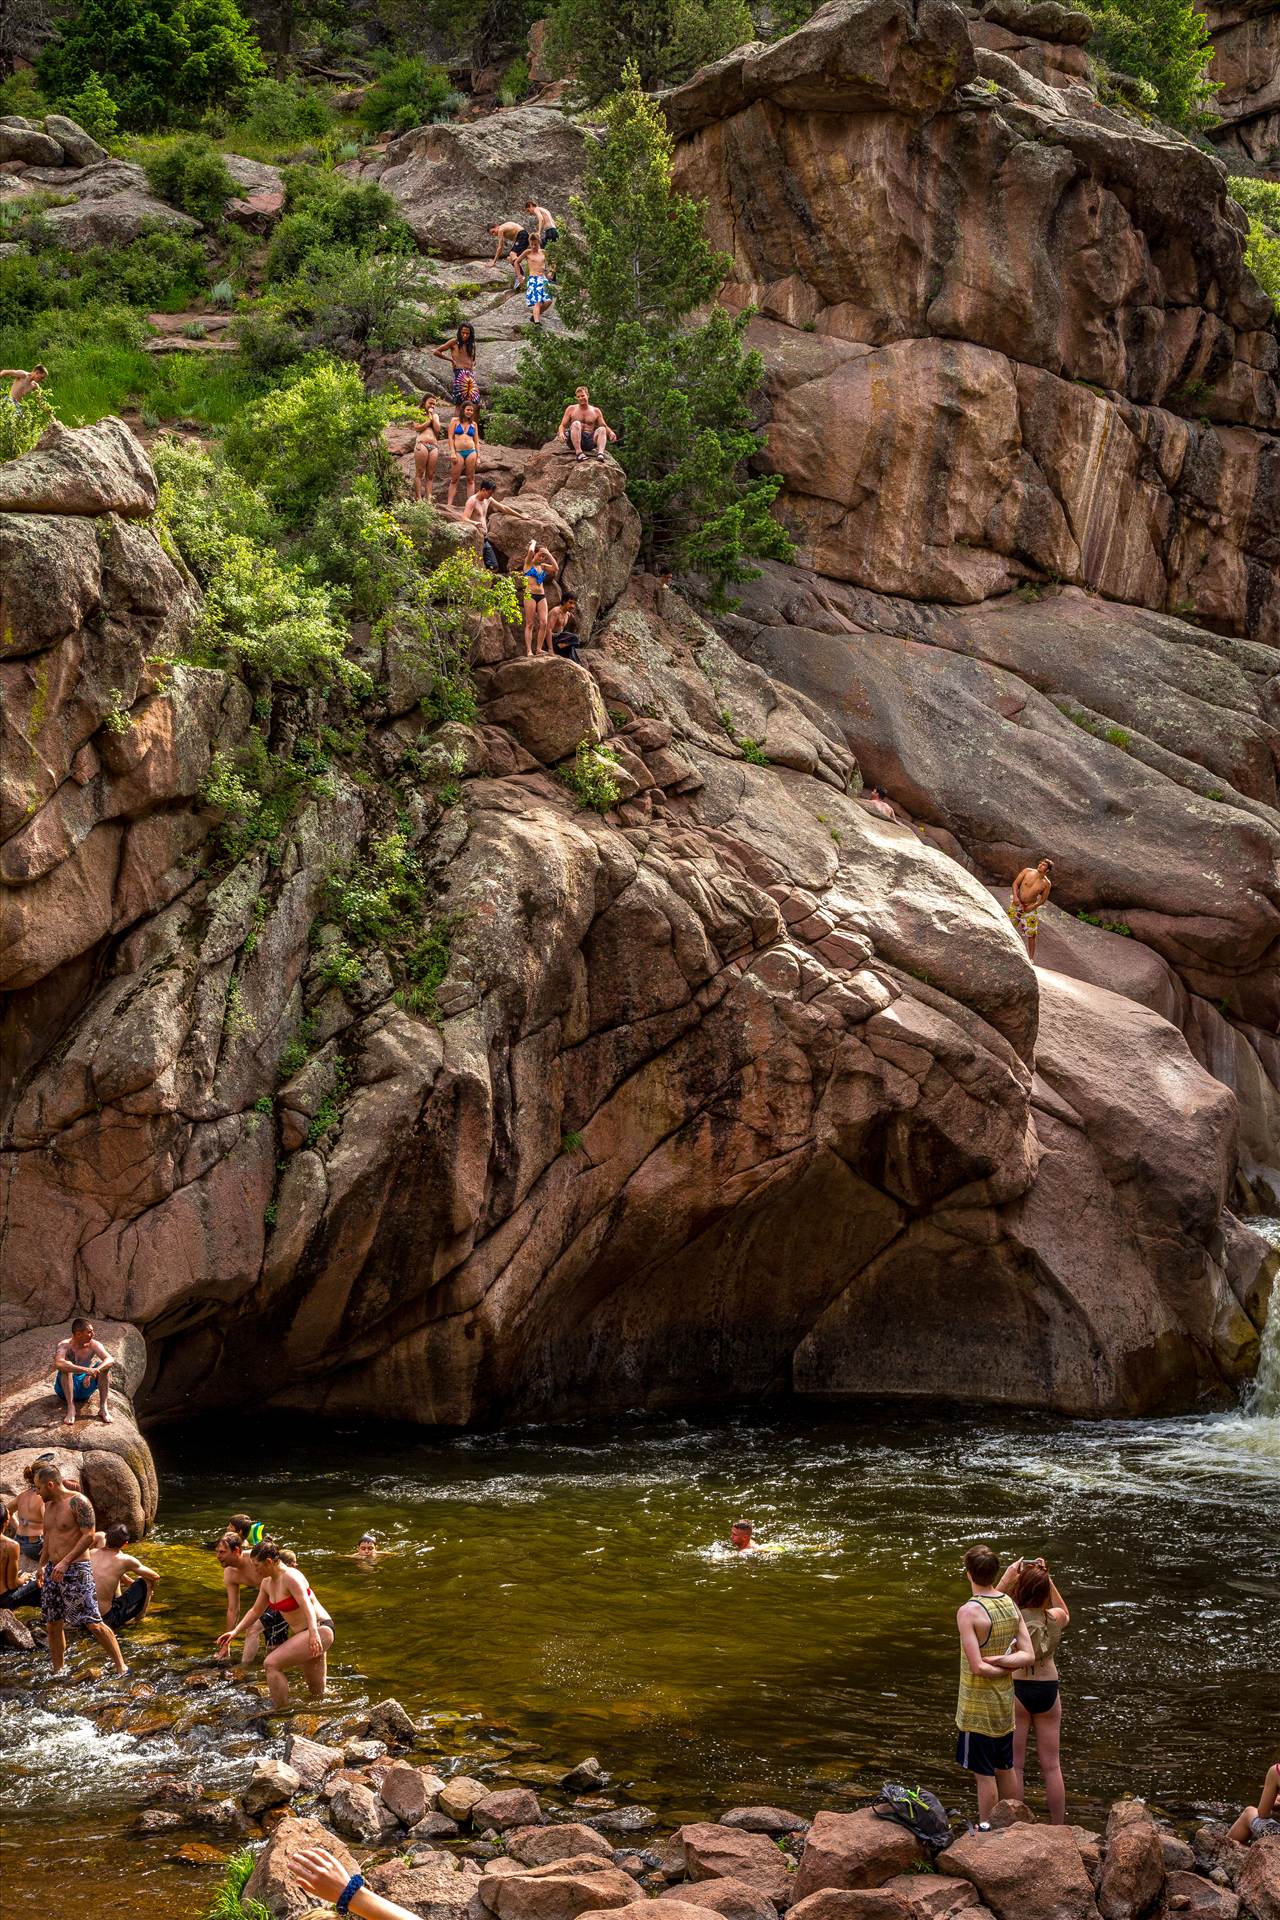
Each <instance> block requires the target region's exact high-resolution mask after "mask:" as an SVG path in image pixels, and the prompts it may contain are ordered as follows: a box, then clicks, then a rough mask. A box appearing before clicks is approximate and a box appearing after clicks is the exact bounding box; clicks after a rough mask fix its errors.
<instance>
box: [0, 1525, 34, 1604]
mask: <svg viewBox="0 0 1280 1920" xmlns="http://www.w3.org/2000/svg"><path fill="white" fill-rule="evenodd" d="M37 1551H38V1549H37ZM39 1605H40V1582H39V1581H38V1580H37V1579H36V1578H35V1577H34V1575H33V1576H32V1577H30V1578H27V1577H25V1576H24V1569H23V1561H22V1555H21V1553H19V1551H18V1543H17V1541H16V1540H14V1539H12V1538H11V1537H10V1536H9V1535H8V1534H0V1607H6V1608H7V1609H8V1610H9V1612H10V1613H13V1612H15V1611H16V1610H17V1608H19V1607H38V1606H39Z"/></svg>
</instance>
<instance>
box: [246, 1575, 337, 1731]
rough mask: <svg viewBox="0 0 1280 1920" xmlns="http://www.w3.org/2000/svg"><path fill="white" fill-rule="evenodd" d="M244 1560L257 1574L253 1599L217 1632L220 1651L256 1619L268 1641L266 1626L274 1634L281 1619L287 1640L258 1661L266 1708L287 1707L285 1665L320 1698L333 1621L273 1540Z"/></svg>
mask: <svg viewBox="0 0 1280 1920" xmlns="http://www.w3.org/2000/svg"><path fill="white" fill-rule="evenodd" d="M249 1557H250V1559H251V1560H252V1561H253V1562H254V1565H255V1567H256V1569H257V1570H258V1572H259V1573H260V1574H261V1584H260V1585H259V1587H258V1597H257V1599H256V1600H255V1601H254V1603H253V1605H252V1606H251V1607H250V1609H249V1611H248V1613H246V1614H245V1615H244V1617H243V1619H242V1620H240V1621H239V1622H238V1623H237V1624H236V1626H234V1627H232V1628H230V1629H229V1630H228V1631H227V1632H226V1633H223V1634H219V1636H218V1650H219V1652H220V1653H223V1654H225V1653H227V1652H228V1651H229V1650H230V1647H231V1642H232V1641H233V1640H234V1639H235V1637H236V1635H237V1634H240V1633H247V1632H248V1631H249V1630H250V1628H252V1627H253V1626H254V1625H255V1624H256V1623H257V1622H258V1621H259V1620H261V1621H262V1623H263V1633H264V1637H271V1636H270V1635H269V1634H268V1629H269V1628H275V1629H276V1631H277V1632H278V1629H279V1623H280V1622H281V1621H283V1622H284V1626H285V1630H286V1633H287V1638H285V1639H283V1640H281V1641H279V1643H278V1644H276V1645H273V1646H272V1647H271V1650H270V1652H269V1653H268V1654H267V1657H266V1659H265V1660H264V1661H263V1663H262V1665H263V1668H264V1670H265V1672H266V1676H267V1692H268V1694H269V1695H270V1699H271V1705H272V1707H273V1708H274V1709H275V1710H276V1711H277V1712H279V1711H280V1710H281V1709H282V1708H283V1707H286V1706H288V1704H289V1669H290V1667H301V1669H302V1677H303V1679H304V1680H305V1681H306V1683H307V1686H308V1688H309V1689H310V1692H311V1696H312V1698H313V1699H315V1700H322V1699H323V1698H324V1691H325V1684H326V1681H327V1678H328V1655H329V1649H330V1647H331V1646H332V1645H333V1620H332V1619H331V1617H330V1615H329V1614H328V1612H327V1611H326V1610H325V1608H324V1607H322V1606H321V1604H320V1602H319V1601H318V1600H317V1599H316V1596H315V1594H314V1593H313V1592H312V1591H311V1587H310V1585H309V1583H308V1581H307V1578H306V1575H305V1574H303V1573H302V1572H301V1570H300V1569H299V1568H298V1567H296V1566H292V1567H291V1566H289V1565H287V1564H286V1562H285V1560H284V1557H283V1555H282V1553H281V1550H280V1548H279V1547H278V1546H277V1545H276V1543H275V1541H274V1540H264V1541H262V1543H261V1544H260V1545H259V1546H256V1547H255V1548H254V1549H253V1551H252V1553H251V1554H250V1556H249Z"/></svg>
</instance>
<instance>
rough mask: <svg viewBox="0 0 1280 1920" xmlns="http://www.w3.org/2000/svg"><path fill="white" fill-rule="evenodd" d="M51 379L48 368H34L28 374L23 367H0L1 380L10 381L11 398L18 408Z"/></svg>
mask: <svg viewBox="0 0 1280 1920" xmlns="http://www.w3.org/2000/svg"><path fill="white" fill-rule="evenodd" d="M48 378H49V369H48V367H32V369H31V371H30V372H29V373H28V372H26V371H25V370H24V369H23V368H22V367H0V380H8V381H9V382H10V383H11V384H10V387H9V398H10V399H11V400H12V401H13V404H14V406H15V407H16V406H17V405H18V404H19V402H20V401H22V400H25V399H26V398H27V396H28V395H29V394H32V393H34V392H35V390H36V388H37V387H38V386H40V385H41V383H42V382H43V381H45V380H47V379H48Z"/></svg>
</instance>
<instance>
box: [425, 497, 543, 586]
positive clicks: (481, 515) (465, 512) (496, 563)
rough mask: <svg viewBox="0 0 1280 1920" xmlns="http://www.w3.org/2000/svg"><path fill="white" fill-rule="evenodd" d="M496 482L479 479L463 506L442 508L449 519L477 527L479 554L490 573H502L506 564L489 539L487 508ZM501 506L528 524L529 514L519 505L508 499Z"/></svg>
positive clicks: (493, 502) (491, 502) (490, 503)
mask: <svg viewBox="0 0 1280 1920" xmlns="http://www.w3.org/2000/svg"><path fill="white" fill-rule="evenodd" d="M497 484H498V483H497V481H496V480H481V481H479V482H478V484H477V486H476V490H475V492H474V493H473V494H472V495H471V496H470V498H469V499H468V500H467V502H466V504H465V506H463V507H462V508H461V509H459V508H457V507H450V506H446V507H445V509H444V511H445V512H446V513H447V514H448V515H449V517H450V518H451V519H456V520H461V521H463V522H464V524H465V525H467V526H472V527H479V529H480V540H481V556H482V558H483V560H484V564H485V566H486V567H487V568H488V569H489V571H490V573H502V572H503V571H504V570H505V566H506V562H505V561H504V560H501V559H500V558H499V556H498V552H497V549H496V548H495V547H494V546H493V544H492V542H491V541H490V539H489V509H490V508H491V507H492V506H494V505H495V494H496V492H497ZM501 506H502V510H503V512H504V513H507V514H509V515H510V516H511V518H512V519H513V520H523V521H524V522H525V523H526V524H528V522H529V515H528V514H527V513H522V512H521V511H520V509H519V507H513V506H512V504H511V502H510V501H509V500H504V501H502V502H501Z"/></svg>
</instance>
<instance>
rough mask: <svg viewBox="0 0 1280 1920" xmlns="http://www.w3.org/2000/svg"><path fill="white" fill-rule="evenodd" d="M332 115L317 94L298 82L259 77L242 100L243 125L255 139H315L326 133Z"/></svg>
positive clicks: (284, 144)
mask: <svg viewBox="0 0 1280 1920" xmlns="http://www.w3.org/2000/svg"><path fill="white" fill-rule="evenodd" d="M332 120H333V116H332V114H331V113H330V111H329V108H328V107H327V106H326V104H325V102H324V101H323V100H322V99H321V97H320V96H319V94H316V93H309V92H308V91H307V89H306V88H305V87H303V86H300V85H299V84H298V83H297V81H282V80H260V81H259V82H258V84H257V86H255V87H254V89H253V91H252V93H251V94H250V95H249V97H248V99H247V100H246V101H245V117H244V125H245V127H246V128H247V129H248V131H249V132H250V133H251V134H252V135H253V136H254V137H255V139H258V140H278V141H279V142H280V143H281V145H282V146H288V144H289V143H290V142H291V141H295V140H315V139H319V138H321V137H322V136H323V135H324V134H326V133H328V131H329V128H330V126H331V124H332Z"/></svg>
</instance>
